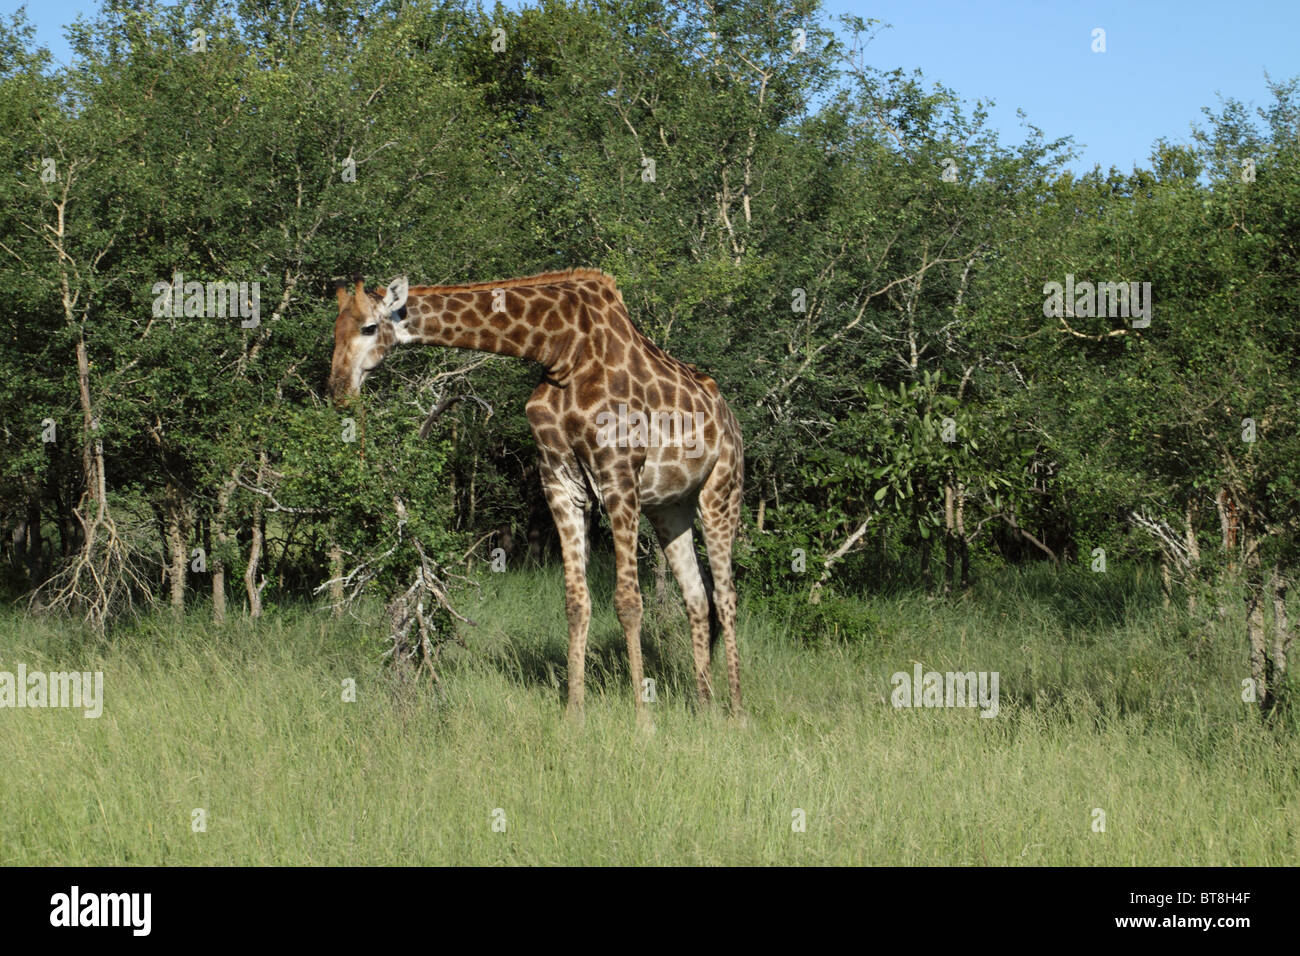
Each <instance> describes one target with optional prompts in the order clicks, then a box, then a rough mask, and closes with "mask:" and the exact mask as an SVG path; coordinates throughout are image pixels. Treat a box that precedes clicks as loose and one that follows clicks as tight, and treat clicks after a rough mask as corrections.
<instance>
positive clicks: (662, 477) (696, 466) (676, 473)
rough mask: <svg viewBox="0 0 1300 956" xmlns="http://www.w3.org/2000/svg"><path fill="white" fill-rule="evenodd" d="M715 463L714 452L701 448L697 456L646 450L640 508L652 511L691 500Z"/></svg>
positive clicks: (680, 451)
mask: <svg viewBox="0 0 1300 956" xmlns="http://www.w3.org/2000/svg"><path fill="white" fill-rule="evenodd" d="M716 462H717V453H716V451H714V450H712V449H704V448H701V449H700V454H698V455H694V456H692V455H690V454H689V450H686V449H682V448H650V449H647V450H646V458H645V465H644V467H643V468H642V469H641V480H640V487H639V491H640V496H641V507H643V508H646V507H651V508H653V507H658V506H660V505H668V504H674V503H675V502H678V501H682V500H684V499H687V498H692V497H694V496H695V495H697V494H699V490H700V486H701V485H703V484H704V481H705V479H706V478H708V477H709V473H710V472H711V471H713V466H714V464H715V463H716Z"/></svg>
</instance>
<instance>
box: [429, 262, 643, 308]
mask: <svg viewBox="0 0 1300 956" xmlns="http://www.w3.org/2000/svg"><path fill="white" fill-rule="evenodd" d="M577 279H593V280H595V281H597V282H599V283H601V284H602V285H604V286H607V287H608V288H610V289H612V290H613V291H614V293H615V294H616V295H617V296H618V301H619V303H620V304H622V305H623V306H624V308H626V304H625V303H624V302H623V293H622V291H621V290H620V289H619V287H618V285H617V283H616V282H615V281H614V277H613V276H612V275H609V274H608V273H606V272H602V271H601V270H599V269H581V268H580V269H563V270H561V271H559V272H539V273H537V275H531V276H523V277H522V278H518V279H497V280H495V281H491V282H467V283H464V284H462V285H413V286H411V287H410V289H409V290H408V292H409V294H411V295H446V294H449V293H454V292H479V291H482V290H483V289H518V288H520V287H523V286H534V285H551V284H554V283H557V282H572V281H574V280H577Z"/></svg>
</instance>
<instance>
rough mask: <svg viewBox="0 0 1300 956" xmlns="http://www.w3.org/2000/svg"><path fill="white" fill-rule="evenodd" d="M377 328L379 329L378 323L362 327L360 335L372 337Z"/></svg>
mask: <svg viewBox="0 0 1300 956" xmlns="http://www.w3.org/2000/svg"><path fill="white" fill-rule="evenodd" d="M378 328H379V323H378V322H372V323H370V324H369V325H366V326H362V328H361V334H362V335H374V334H375V330H376V329H378Z"/></svg>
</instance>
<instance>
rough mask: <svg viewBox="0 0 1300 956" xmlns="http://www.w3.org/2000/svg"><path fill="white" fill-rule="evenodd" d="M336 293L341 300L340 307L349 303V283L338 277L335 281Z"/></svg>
mask: <svg viewBox="0 0 1300 956" xmlns="http://www.w3.org/2000/svg"><path fill="white" fill-rule="evenodd" d="M334 295H335V297H336V298H337V299H338V300H339V308H340V309H341V308H343V306H345V305H347V302H348V284H347V283H346V282H344V281H343V280H342V279H336V280H335V282H334Z"/></svg>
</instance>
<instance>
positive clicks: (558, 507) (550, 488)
mask: <svg viewBox="0 0 1300 956" xmlns="http://www.w3.org/2000/svg"><path fill="white" fill-rule="evenodd" d="M542 490H543V491H544V492H545V494H546V503H547V505H549V506H550V509H551V516H552V517H553V518H554V519H555V529H556V531H557V532H558V533H559V536H560V552H561V554H562V555H563V557H564V611H565V616H566V617H567V618H568V622H569V702H568V714H569V717H571V718H574V719H575V720H576V719H581V717H582V702H583V696H584V692H585V689H586V682H585V671H586V660H587V629H588V626H589V625H590V623H591V595H590V593H589V592H588V590H587V509H586V506H585V502H584V501H583V500H581V499H579V498H578V497H577V496H576V495H575V493H574V489H573V488H572V487H569V484H566V483H565V482H564V481H562V480H561V479H560V478H559V477H558V476H557V475H555V473H551V474H549V475H548V474H547V473H546V469H545V468H544V469H543V475H542Z"/></svg>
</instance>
